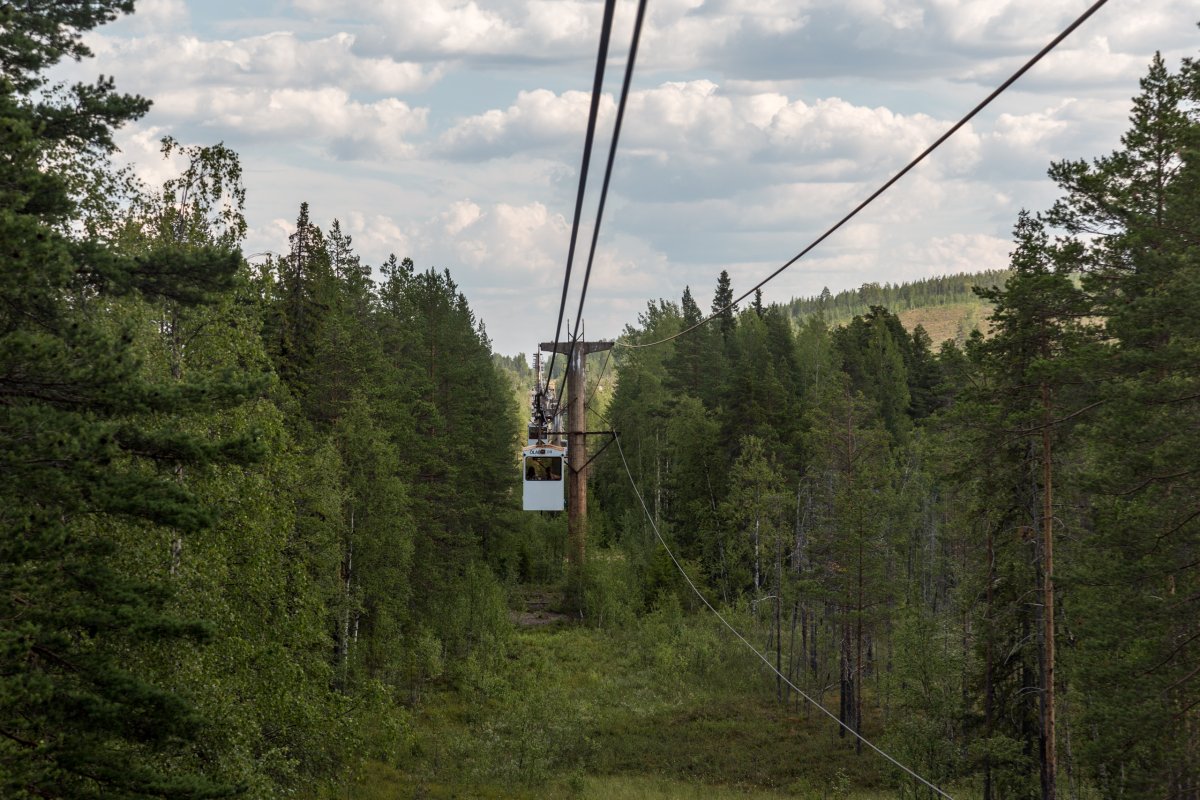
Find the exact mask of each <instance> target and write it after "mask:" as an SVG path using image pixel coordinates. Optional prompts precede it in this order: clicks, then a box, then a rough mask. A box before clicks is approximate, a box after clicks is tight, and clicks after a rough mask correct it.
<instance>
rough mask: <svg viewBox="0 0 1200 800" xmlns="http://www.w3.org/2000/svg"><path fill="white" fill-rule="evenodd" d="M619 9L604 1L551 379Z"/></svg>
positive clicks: (551, 360)
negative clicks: (601, 97) (613, 26)
mask: <svg viewBox="0 0 1200 800" xmlns="http://www.w3.org/2000/svg"><path fill="white" fill-rule="evenodd" d="M616 7H617V0H604V20H603V22H602V23H601V26H600V50H599V53H597V55H596V74H595V76H594V78H593V79H592V102H591V107H590V108H589V109H588V123H587V134H586V135H585V136H584V140H583V163H582V164H581V165H580V167H579V191H578V192H577V193H576V195H575V221H574V222H573V223H572V224H571V244H570V245H569V246H568V248H567V269H566V274H565V275H564V276H563V289H562V300H561V301H560V302H559V304H558V322H556V323H555V325H554V350H553V351H551V354H550V368H549V369H548V370H547V371H546V375H547V376H549V375H553V374H554V359H555V358H557V356H558V337H559V334H560V333H561V331H562V321H563V312H565V311H566V310H567V289H568V287H570V285H571V264H572V262H573V261H574V260H575V242H576V240H577V239H578V238H579V217H580V215H581V214H582V212H583V195H584V192H585V190H586V188H587V175H588V165H589V164H590V163H591V160H592V140H593V139H594V138H595V137H596V117H597V116H598V115H599V112H600V90H601V89H603V88H604V67H605V65H606V64H607V62H608V41H609V39H610V38H611V35H612V23H613V12H614V11H615V9H616ZM576 322H578V320H576ZM568 363H569V362H568Z"/></svg>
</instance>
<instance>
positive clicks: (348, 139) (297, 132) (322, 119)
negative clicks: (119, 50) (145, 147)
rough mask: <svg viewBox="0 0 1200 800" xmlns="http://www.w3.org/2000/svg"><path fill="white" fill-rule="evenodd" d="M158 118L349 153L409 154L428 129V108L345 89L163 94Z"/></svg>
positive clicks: (361, 155) (352, 155) (158, 102)
mask: <svg viewBox="0 0 1200 800" xmlns="http://www.w3.org/2000/svg"><path fill="white" fill-rule="evenodd" d="M155 111H156V114H155V118H156V119H159V120H162V119H164V118H165V119H169V120H172V121H174V122H186V123H191V124H193V125H199V126H200V127H204V128H209V129H213V130H217V131H221V132H222V133H223V134H224V133H225V132H229V131H238V132H241V133H243V134H248V135H250V136H256V137H270V138H271V140H272V141H273V142H275V143H276V144H278V143H279V142H280V141H281V140H308V141H311V140H314V139H315V140H317V141H320V142H323V143H324V144H325V146H326V147H328V148H331V149H332V150H333V151H334V152H335V153H336V154H337V155H340V156H342V157H345V158H367V157H389V156H390V157H406V156H409V155H411V154H412V152H413V146H412V145H411V144H409V143H408V141H407V137H409V136H410V135H413V134H418V133H420V132H422V131H424V129H425V127H426V120H427V117H428V109H424V108H412V107H410V106H409V105H408V104H407V103H405V102H403V101H401V100H396V99H394V98H387V99H384V100H377V101H375V102H373V103H359V102H357V101H355V100H352V99H351V98H350V97H349V95H348V94H347V93H346V92H345V91H344V90H342V89H334V88H324V89H237V88H226V87H218V88H212V89H191V90H180V91H171V92H165V93H163V94H160V95H159V96H158V98H157V99H156V101H155Z"/></svg>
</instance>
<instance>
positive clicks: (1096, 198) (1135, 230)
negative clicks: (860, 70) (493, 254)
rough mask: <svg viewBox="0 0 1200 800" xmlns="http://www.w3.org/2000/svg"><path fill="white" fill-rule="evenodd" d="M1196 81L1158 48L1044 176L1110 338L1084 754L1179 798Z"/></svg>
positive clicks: (1199, 298)
mask: <svg viewBox="0 0 1200 800" xmlns="http://www.w3.org/2000/svg"><path fill="white" fill-rule="evenodd" d="M1196 76H1197V72H1196V65H1195V63H1194V62H1187V63H1185V65H1184V69H1183V70H1182V71H1181V72H1180V73H1178V74H1172V73H1171V72H1169V71H1168V70H1167V68H1166V65H1165V63H1164V62H1163V59H1162V58H1161V56H1156V57H1155V59H1154V61H1153V62H1152V63H1151V65H1150V69H1149V71H1148V73H1147V75H1146V77H1145V78H1144V79H1143V80H1142V81H1141V93H1140V94H1139V95H1138V97H1136V98H1135V99H1134V104H1133V113H1132V114H1131V116H1130V128H1129V130H1128V131H1127V132H1126V133H1125V135H1124V136H1123V137H1122V139H1121V148H1120V149H1118V150H1116V151H1115V152H1113V153H1112V154H1111V155H1110V156H1107V157H1105V158H1101V159H1096V160H1095V162H1093V163H1092V164H1090V165H1087V164H1083V163H1082V162H1067V163H1062V164H1056V165H1055V167H1054V169H1053V170H1052V172H1051V174H1052V175H1053V176H1054V177H1055V178H1056V179H1057V180H1058V181H1059V183H1060V185H1061V187H1062V188H1063V189H1064V190H1065V195H1064V197H1063V199H1062V200H1061V201H1060V202H1059V203H1058V204H1057V205H1056V207H1055V214H1056V216H1055V219H1056V221H1058V222H1060V224H1062V225H1064V226H1065V227H1067V229H1068V230H1070V231H1072V232H1078V233H1080V234H1084V235H1086V239H1084V240H1083V242H1082V243H1081V244H1080V248H1081V249H1082V251H1083V258H1082V260H1083V261H1084V263H1085V264H1086V266H1087V270H1086V272H1085V274H1084V277H1083V285H1084V287H1085V289H1087V290H1088V291H1089V293H1090V294H1092V296H1093V297H1094V298H1095V301H1096V306H1097V313H1098V315H1100V316H1102V317H1103V319H1104V321H1105V332H1106V335H1107V338H1108V341H1109V343H1110V347H1109V349H1108V351H1107V356H1108V358H1107V359H1106V362H1105V372H1104V373H1103V374H1102V378H1103V380H1101V381H1099V382H1098V384H1097V402H1098V403H1099V404H1100V405H1099V406H1098V408H1097V410H1096V412H1095V414H1094V417H1095V420H1094V423H1093V426H1092V428H1091V430H1090V433H1091V434H1092V435H1091V437H1090V439H1091V441H1090V444H1091V448H1092V450H1091V452H1092V456H1093V457H1092V461H1091V465H1090V467H1089V469H1088V470H1087V479H1088V486H1089V488H1090V489H1091V490H1092V491H1093V493H1094V500H1093V504H1092V524H1091V526H1090V529H1089V536H1088V538H1087V548H1086V549H1085V550H1084V553H1085V561H1084V562H1083V563H1081V564H1080V565H1079V567H1078V570H1077V572H1076V580H1077V581H1078V582H1079V583H1080V585H1081V586H1082V587H1083V588H1082V591H1081V594H1082V595H1083V596H1082V597H1081V603H1080V610H1079V613H1078V616H1079V629H1080V630H1079V642H1080V651H1081V652H1080V653H1079V654H1078V659H1077V661H1076V663H1075V664H1074V667H1073V670H1072V672H1073V675H1074V676H1075V677H1076V678H1077V681H1078V683H1079V684H1080V685H1081V688H1082V690H1083V691H1087V692H1089V694H1090V696H1094V697H1096V698H1098V701H1097V702H1096V703H1091V704H1089V705H1088V706H1087V707H1086V708H1085V710H1084V714H1083V718H1084V721H1085V724H1090V725H1091V726H1093V727H1092V729H1093V730H1094V731H1095V735H1094V737H1093V738H1092V740H1091V741H1090V742H1089V743H1088V746H1087V750H1086V751H1085V752H1086V755H1087V758H1088V761H1089V762H1090V764H1091V765H1092V768H1093V771H1094V774H1095V776H1096V778H1095V779H1096V781H1097V783H1098V784H1099V785H1101V786H1102V787H1103V791H1105V792H1106V793H1108V794H1112V795H1117V794H1121V793H1126V794H1130V795H1134V794H1136V795H1139V796H1150V795H1163V796H1177V797H1188V796H1195V795H1196V792H1197V791H1198V789H1197V786H1198V784H1200V774H1198V773H1197V770H1196V768H1195V765H1196V763H1197V760H1198V758H1200V750H1198V747H1200V745H1198V744H1197V742H1198V741H1200V739H1198V736H1197V731H1200V713H1198V711H1197V709H1200V681H1198V680H1197V679H1196V678H1197V675H1200V651H1198V650H1197V648H1196V647H1195V642H1197V641H1200V628H1197V625H1196V619H1197V618H1200V617H1198V615H1197V613H1196V611H1197V607H1196V603H1197V598H1198V597H1200V570H1198V569H1197V564H1200V528H1198V527H1197V525H1196V524H1195V521H1196V519H1197V517H1196V509H1195V503H1194V498H1195V496H1196V494H1197V491H1200V484H1198V483H1197V481H1196V478H1195V476H1196V475H1197V469H1198V467H1200V465H1198V464H1197V449H1198V447H1200V440H1198V439H1197V436H1196V434H1195V432H1196V430H1197V427H1196V425H1197V420H1198V419H1200V405H1198V404H1197V400H1196V398H1197V397H1200V369H1198V368H1197V366H1196V359H1195V353H1196V351H1197V346H1198V343H1200V318H1198V316H1197V308H1198V307H1200V306H1198V305H1197V304H1198V302H1200V267H1198V264H1200V251H1198V249H1197V246H1196V242H1197V236H1198V231H1200V207H1198V205H1197V201H1196V197H1197V195H1196V191H1197V188H1198V182H1200V158H1198V156H1197V153H1198V152H1200V150H1198V148H1200V115H1197V112H1196V99H1197V97H1198V96H1200V91H1198V88H1200V87H1198V84H1197V80H1196ZM1096 234H1098V235H1096ZM1131 742H1134V743H1136V744H1134V745H1131V744H1130V743H1131Z"/></svg>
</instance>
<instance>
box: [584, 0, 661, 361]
mask: <svg viewBox="0 0 1200 800" xmlns="http://www.w3.org/2000/svg"><path fill="white" fill-rule="evenodd" d="M645 16H646V0H638V10H637V18H636V19H635V20H634V22H633V38H632V39H631V41H630V43H629V59H628V60H627V61H626V62H625V82H624V83H623V84H621V101H620V103H618V104H617V121H616V123H614V125H613V135H612V142H611V143H610V144H609V146H608V164H607V165H606V166H605V167H604V184H603V185H602V186H601V187H600V204H599V205H598V206H597V208H596V224H595V225H594V226H593V227H592V245H591V247H590V248H589V249H588V260H587V269H586V270H584V273H583V289H582V290H581V291H580V292H579V310H578V311H577V312H575V330H574V332H573V333H572V334H571V352H570V353H568V355H567V363H568V364H569V363H571V357H572V356H573V355H574V354H575V342H577V341H578V340H579V325H580V324H581V323H582V321H583V301H584V298H586V297H587V290H588V281H589V280H590V279H591V277H592V262H593V261H595V259H596V241H597V240H598V239H599V238H600V220H601V219H603V218H604V201H605V200H607V199H608V184H609V182H610V181H611V180H612V171H613V162H614V161H616V160H617V140H618V139H620V138H621V122H622V121H623V120H624V119H625V105H626V103H627V102H628V100H629V85H630V84H631V83H632V82H633V64H634V62H635V61H637V51H638V41H639V40H640V39H641V37H642V20H643V19H644V18H645Z"/></svg>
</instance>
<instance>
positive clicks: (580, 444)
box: [539, 339, 613, 575]
mask: <svg viewBox="0 0 1200 800" xmlns="http://www.w3.org/2000/svg"><path fill="white" fill-rule="evenodd" d="M612 346H613V343H612V342H608V341H596V342H585V341H582V340H579V339H576V340H574V342H542V343H541V344H540V345H539V347H540V348H541V350H542V351H543V352H547V353H562V354H563V355H564V356H566V357H567V397H568V399H569V401H570V406H569V408H568V411H567V563H568V566H569V568H570V571H571V573H572V574H573V575H576V574H578V571H579V570H580V569H582V568H583V559H584V554H585V552H586V550H587V472H588V464H589V461H590V460H589V459H588V454H587V444H586V442H587V436H588V434H589V433H604V434H608V433H609V432H608V431H589V430H587V409H586V408H585V407H584V401H585V400H586V398H587V387H586V383H587V357H588V356H589V355H591V354H592V353H602V352H604V351H605V350H611V349H612ZM547 380H549V376H547Z"/></svg>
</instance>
